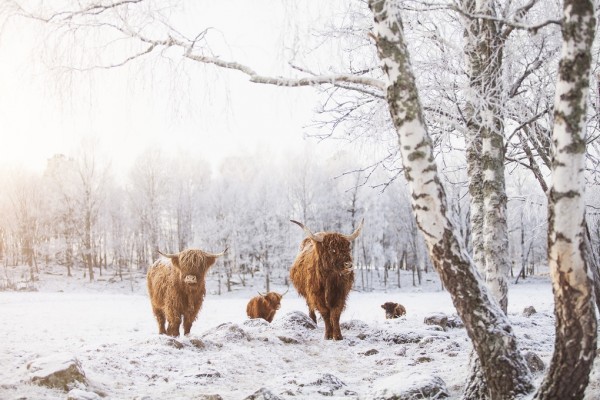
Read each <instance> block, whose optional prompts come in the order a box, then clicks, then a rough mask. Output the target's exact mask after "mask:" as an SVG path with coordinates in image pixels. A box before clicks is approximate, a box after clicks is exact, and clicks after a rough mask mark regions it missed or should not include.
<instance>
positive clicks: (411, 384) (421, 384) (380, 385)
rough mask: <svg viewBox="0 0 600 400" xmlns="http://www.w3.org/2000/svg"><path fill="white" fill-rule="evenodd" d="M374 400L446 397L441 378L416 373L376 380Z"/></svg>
mask: <svg viewBox="0 0 600 400" xmlns="http://www.w3.org/2000/svg"><path fill="white" fill-rule="evenodd" d="M373 389H374V391H373V396H372V397H371V398H372V399H374V400H415V399H429V398H432V399H441V398H444V397H448V390H447V389H446V383H445V382H444V381H443V380H442V378H440V377H437V376H432V375H424V374H421V373H418V372H414V373H411V374H410V375H408V376H406V375H404V374H396V375H392V376H388V377H387V378H382V379H379V380H377V381H376V382H375V383H374V384H373Z"/></svg>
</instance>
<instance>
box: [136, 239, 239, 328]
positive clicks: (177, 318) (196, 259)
mask: <svg viewBox="0 0 600 400" xmlns="http://www.w3.org/2000/svg"><path fill="white" fill-rule="evenodd" d="M225 251H227V249H225ZM225 251H223V252H222V253H219V254H211V253H206V252H204V251H202V250H197V249H188V250H184V251H182V252H180V253H177V254H163V253H160V252H159V253H160V254H161V255H163V256H165V257H166V258H168V259H169V261H166V260H164V259H159V260H157V261H156V262H155V263H154V264H153V265H152V267H150V269H149V270H148V274H147V282H148V294H149V295H150V302H151V303H152V311H153V312H154V315H155V316H156V320H157V321H158V333H161V334H163V333H165V334H167V335H169V336H179V326H180V325H181V320H182V319H183V332H184V334H185V335H187V334H188V333H190V329H191V328H192V324H193V323H194V321H195V320H196V316H197V315H198V312H199V311H200V308H201V307H202V301H203V300H204V295H205V294H206V287H205V281H204V278H205V276H206V272H207V271H208V269H209V268H210V267H211V266H212V265H213V264H214V263H215V261H216V260H217V258H218V257H220V256H222V255H223V254H225ZM165 322H168V323H169V326H168V327H167V328H166V329H165Z"/></svg>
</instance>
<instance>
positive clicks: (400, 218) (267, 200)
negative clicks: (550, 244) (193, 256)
mask: <svg viewBox="0 0 600 400" xmlns="http://www.w3.org/2000/svg"><path fill="white" fill-rule="evenodd" d="M105 159H106V158H105V157H104V156H103V155H102V154H97V152H96V151H94V146H93V145H92V144H89V143H88V144H82V145H81V148H80V150H79V151H78V152H76V154H73V155H69V156H66V155H63V154H59V155H55V156H54V157H52V158H50V159H49V160H48V161H47V166H46V168H45V169H44V170H43V171H41V172H35V171H31V170H27V169H26V168H24V167H10V168H9V167H6V168H4V169H3V170H2V175H1V180H2V187H3V190H2V191H1V192H0V215H1V218H0V260H2V264H3V267H4V268H9V267H12V266H17V265H27V266H29V276H28V277H27V279H28V280H30V281H35V280H36V279H37V275H38V274H39V273H40V272H41V271H44V269H46V268H48V267H49V266H52V267H55V266H57V265H58V266H62V267H64V274H65V275H68V276H71V275H73V274H80V275H84V276H85V277H86V278H89V279H90V280H93V279H95V278H96V277H97V276H100V275H110V276H117V277H119V278H121V279H123V276H128V274H131V273H132V272H139V273H143V272H144V271H145V270H146V268H147V267H148V266H149V265H151V263H152V262H153V260H155V259H156V258H157V257H158V253H157V251H158V250H161V251H163V252H165V251H166V252H177V251H180V250H183V249H186V248H189V247H198V248H202V249H205V250H207V251H215V252H216V251H221V250H222V249H224V248H226V247H227V248H229V251H228V253H227V254H226V256H225V257H224V259H223V268H219V269H218V270H215V271H213V273H214V274H218V275H220V276H219V277H218V278H220V279H221V281H222V282H223V285H224V287H225V288H227V290H231V288H232V286H231V285H232V283H233V282H235V283H237V284H245V283H246V279H248V277H254V274H255V273H256V272H260V274H261V276H264V277H265V283H264V286H265V288H268V287H269V282H270V281H271V280H272V279H277V280H278V281H280V282H284V283H285V282H286V279H287V271H288V270H289V267H290V265H291V263H292V261H293V259H294V257H295V255H296V253H297V250H298V246H299V244H300V241H301V239H302V235H303V233H302V231H301V230H299V229H298V228H297V226H295V225H293V224H291V223H290V222H289V220H290V219H292V218H293V219H298V220H302V221H304V222H305V223H306V225H307V226H309V227H310V229H312V230H314V231H323V230H333V231H339V232H345V233H347V232H351V231H353V229H354V228H355V227H356V226H357V224H358V223H359V222H360V219H361V218H363V217H364V219H365V229H363V233H362V234H361V236H360V238H359V239H357V241H356V243H355V246H354V249H353V252H354V260H355V266H356V268H357V270H358V271H357V278H356V281H355V285H356V287H357V288H358V289H361V290H369V289H372V288H373V287H374V286H375V287H384V286H387V285H395V286H399V285H403V284H404V285H406V284H407V282H404V283H402V282H400V281H399V279H400V278H399V272H400V269H404V270H411V271H413V275H414V276H413V282H412V284H419V283H420V280H421V272H422V271H429V270H430V269H431V262H430V260H429V257H428V255H427V251H426V248H425V246H424V243H423V240H422V237H421V233H420V232H418V229H417V226H416V223H415V219H414V216H413V214H412V212H411V209H410V207H411V206H410V199H409V194H408V189H407V186H406V182H405V181H404V179H403V178H402V177H401V176H398V175H396V176H395V177H394V176H393V175H392V174H391V173H390V172H389V171H386V170H384V169H378V170H376V171H375V172H374V173H370V176H369V179H368V180H366V179H365V178H366V176H365V173H364V172H361V171H358V170H356V169H355V166H356V159H355V156H354V155H353V154H351V153H350V152H348V151H340V152H339V153H337V154H335V155H331V156H330V157H328V158H323V159H322V158H317V157H316V156H314V151H313V149H311V148H310V146H309V147H307V148H306V149H304V151H301V152H298V153H297V154H289V155H288V156H284V157H280V158H278V159H272V160H269V161H265V159H264V158H262V159H261V158H260V157H257V156H255V155H248V156H240V157H230V158H228V159H225V160H224V161H222V162H221V163H220V165H218V166H217V167H216V168H211V166H210V165H209V164H208V163H207V162H205V161H203V160H201V159H198V158H197V157H195V156H194V155H193V154H190V153H183V152H180V153H178V154H172V155H167V154H166V153H165V152H164V151H161V150H157V149H147V150H146V151H145V152H143V153H142V154H140V155H138V156H137V158H136V159H135V161H134V162H133V163H132V166H131V168H130V169H129V171H126V172H124V173H121V175H118V174H117V171H114V169H113V168H112V167H111V165H110V163H109V162H107V161H104V160H105ZM457 165H460V160H458V161H457ZM443 171H444V175H443V176H444V177H445V178H446V182H445V185H446V187H447V191H448V193H449V198H450V199H451V206H452V208H453V212H454V213H455V215H456V217H457V218H458V219H459V220H460V221H457V226H459V227H461V231H462V233H463V237H464V239H465V240H467V241H468V240H469V236H470V232H469V229H468V226H469V224H468V202H467V199H466V197H467V196H465V192H466V190H467V188H466V185H465V183H464V182H465V178H464V174H465V171H464V168H457V167H456V166H451V165H448V164H447V163H446V167H445V168H444V169H443ZM394 178H395V179H394ZM532 187H533V188H535V183H533V184H532V182H529V181H528V179H527V174H526V173H521V172H519V171H516V172H515V173H513V174H512V175H511V179H510V185H509V188H510V194H509V199H510V200H509V228H510V231H511V235H510V238H511V242H510V247H511V254H512V257H513V259H512V260H513V275H515V276H516V275H517V274H518V273H519V271H521V270H522V269H523V268H524V273H525V274H531V273H535V272H536V271H535V268H536V267H540V266H542V267H543V266H544V265H545V259H546V239H545V237H546V202H545V196H544V195H543V193H541V192H540V191H536V190H532V189H531V188H532ZM10 284H14V282H9V281H8V280H5V282H4V285H3V286H9V285H10Z"/></svg>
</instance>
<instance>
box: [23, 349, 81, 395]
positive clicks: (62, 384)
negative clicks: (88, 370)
mask: <svg viewBox="0 0 600 400" xmlns="http://www.w3.org/2000/svg"><path fill="white" fill-rule="evenodd" d="M27 369H28V370H29V376H30V378H31V381H32V382H33V383H36V384H38V385H42V386H46V387H49V388H55V389H62V390H64V391H65V392H66V391H69V389H70V388H71V387H73V386H74V385H75V384H76V382H81V383H83V384H86V382H87V381H86V378H85V373H84V372H83V369H82V368H81V363H80V362H79V360H77V358H75V356H73V355H72V354H69V353H57V354H54V355H51V356H48V357H42V358H38V359H37V360H34V361H32V362H30V363H29V364H28V365H27Z"/></svg>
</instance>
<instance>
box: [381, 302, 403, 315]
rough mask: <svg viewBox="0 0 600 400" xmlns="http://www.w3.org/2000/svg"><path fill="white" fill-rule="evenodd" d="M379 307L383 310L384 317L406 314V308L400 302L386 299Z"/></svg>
mask: <svg viewBox="0 0 600 400" xmlns="http://www.w3.org/2000/svg"><path fill="white" fill-rule="evenodd" d="M381 308H383V309H384V310H385V319H392V318H400V317H401V316H403V315H406V308H404V306H403V305H402V304H398V303H393V302H391V301H388V302H387V303H383V304H382V305H381Z"/></svg>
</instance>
